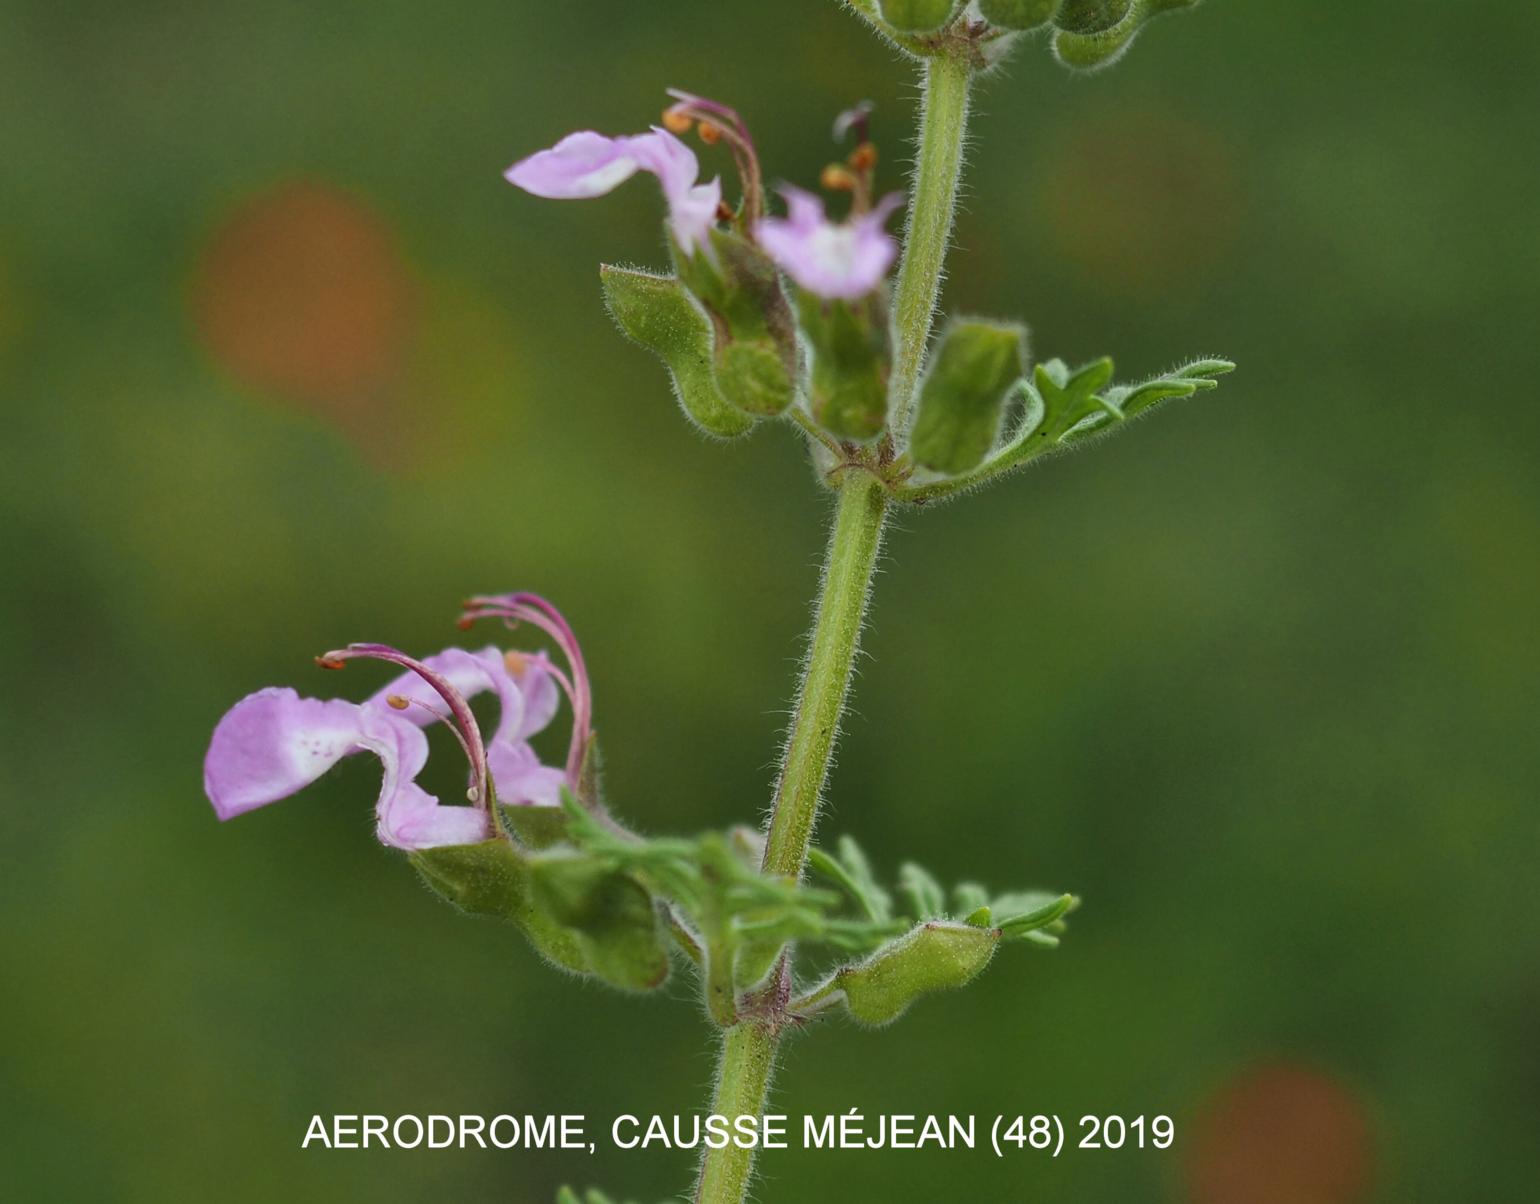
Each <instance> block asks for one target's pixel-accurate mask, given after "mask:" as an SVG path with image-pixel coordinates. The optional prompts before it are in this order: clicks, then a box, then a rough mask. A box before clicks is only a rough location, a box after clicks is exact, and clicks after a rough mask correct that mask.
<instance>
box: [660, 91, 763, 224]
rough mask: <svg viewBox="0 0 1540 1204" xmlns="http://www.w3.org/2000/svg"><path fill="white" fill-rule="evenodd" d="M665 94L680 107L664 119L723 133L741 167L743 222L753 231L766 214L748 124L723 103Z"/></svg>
mask: <svg viewBox="0 0 1540 1204" xmlns="http://www.w3.org/2000/svg"><path fill="white" fill-rule="evenodd" d="M666 91H667V94H668V95H669V96H672V97H673V98H674V100H675V101H677V102H678V103H677V104H673V105H670V106H669V108H668V109H666V110H665V111H664V117H665V118H668V117H670V116H672V117H674V118H675V119H676V120H677V119H679V118H687V119H689V120H691V121H697V122H704V123H706V124H707V125H710V126H712V127H714V128H715V129H717V130H718V131H720V132H721V135H722V137H723V138H725V139H726V140H727V145H728V146H729V147H731V148H732V152H733V161H734V162H735V163H736V164H737V165H738V176H739V179H740V180H741V181H742V183H743V209H744V218H745V220H746V222H747V224H748V228H749V229H750V230H751V231H752V230H753V228H754V223H755V222H756V221H758V220H759V218H760V217H761V216H763V214H764V208H765V184H764V176H763V175H762V174H761V173H760V169H759V153H758V152H757V151H756V150H755V149H754V139H753V138H752V137H751V136H750V135H749V127H748V125H747V123H746V122H745V121H744V120H743V118H742V117H740V116H739V115H738V111H737V110H736V109H733V108H729V107H728V106H727V105H725V104H722V103H721V102H720V101H716V100H708V99H707V98H706V97H704V96H696V95H695V94H694V93H692V92H683V91H681V90H680V89H678V88H668V89H666Z"/></svg>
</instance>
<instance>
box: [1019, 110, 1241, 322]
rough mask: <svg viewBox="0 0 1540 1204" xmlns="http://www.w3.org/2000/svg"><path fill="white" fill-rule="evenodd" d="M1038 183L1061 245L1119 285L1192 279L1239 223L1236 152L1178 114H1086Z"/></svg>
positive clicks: (1122, 288)
mask: <svg viewBox="0 0 1540 1204" xmlns="http://www.w3.org/2000/svg"><path fill="white" fill-rule="evenodd" d="M1042 185H1043V189H1044V193H1045V197H1046V211H1047V214H1048V219H1049V222H1050V223H1051V225H1052V229H1053V233H1054V241H1055V244H1056V245H1057V246H1058V248H1059V250H1060V251H1061V252H1062V253H1063V254H1064V255H1065V257H1066V258H1069V259H1071V260H1073V261H1075V263H1076V264H1077V265H1078V266H1080V267H1081V268H1083V269H1084V270H1085V271H1086V272H1087V273H1088V274H1090V275H1091V276H1092V277H1094V278H1095V279H1097V280H1104V281H1106V282H1107V283H1108V284H1109V285H1110V286H1111V287H1113V288H1115V289H1116V290H1118V291H1119V292H1135V291H1144V290H1146V289H1149V288H1152V287H1155V286H1160V287H1162V288H1178V289H1180V288H1181V287H1182V286H1183V284H1184V283H1186V284H1188V285H1189V286H1190V285H1191V284H1192V283H1195V282H1197V281H1198V280H1199V279H1201V278H1203V277H1206V276H1207V275H1208V272H1209V270H1210V269H1211V268H1212V266H1213V265H1214V264H1215V263H1216V261H1219V260H1221V259H1222V258H1223V256H1224V254H1225V251H1226V250H1227V249H1228V247H1229V246H1230V244H1231V242H1232V241H1233V240H1234V238H1235V235H1236V233H1237V230H1238V228H1239V226H1240V219H1241V204H1240V195H1239V188H1238V185H1237V180H1236V169H1235V156H1234V154H1233V152H1232V151H1231V150H1230V148H1229V147H1228V146H1227V145H1226V144H1225V142H1224V141H1223V140H1222V139H1221V138H1220V137H1219V136H1218V135H1217V134H1216V133H1215V132H1214V131H1213V130H1211V129H1209V128H1207V127H1205V126H1203V125H1200V124H1198V123H1197V122H1195V121H1194V120H1192V119H1191V118H1190V117H1188V116H1186V115H1184V114H1182V113H1179V112H1175V111H1161V110H1148V109H1147V110H1145V111H1143V112H1139V113H1133V114H1130V113H1127V112H1124V111H1118V112H1117V113H1107V114H1104V115H1101V116H1098V117H1092V118H1089V119H1087V120H1085V121H1082V122H1081V123H1080V124H1078V125H1076V126H1075V127H1073V128H1072V129H1071V130H1070V131H1068V136H1067V137H1066V139H1065V140H1064V141H1063V142H1061V143H1060V145H1059V146H1058V147H1057V149H1056V151H1055V152H1054V153H1053V154H1052V155H1051V157H1050V158H1049V159H1048V161H1047V162H1046V163H1045V164H1044V170H1043V177H1042Z"/></svg>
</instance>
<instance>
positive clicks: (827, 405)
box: [797, 292, 888, 443]
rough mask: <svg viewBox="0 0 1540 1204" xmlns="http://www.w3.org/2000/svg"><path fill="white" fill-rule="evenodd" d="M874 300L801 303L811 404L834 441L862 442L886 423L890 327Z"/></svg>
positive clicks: (804, 299)
mask: <svg viewBox="0 0 1540 1204" xmlns="http://www.w3.org/2000/svg"><path fill="white" fill-rule="evenodd" d="M877 309H878V306H877V303H876V301H875V300H871V299H868V300H867V301H859V302H851V301H839V300H835V301H828V300H824V299H823V298H820V297H816V296H814V295H813V294H811V293H808V292H803V293H801V294H800V295H799V297H798V299H797V314H798V317H799V318H800V319H801V324H802V332H803V334H804V335H805V336H806V337H807V341H808V344H809V347H810V348H811V350H812V366H811V369H810V371H809V373H808V402H809V406H810V408H811V411H812V415H813V420H814V421H815V422H816V423H817V424H818V425H819V426H820V427H821V428H823V429H824V430H825V431H827V432H828V433H829V434H831V435H833V436H834V437H835V438H836V439H848V440H851V441H853V442H857V443H864V442H867V441H869V440H872V439H875V438H876V437H877V436H878V435H880V434H882V432H883V431H884V430H885V429H886V428H887V422H888V324H887V321H886V319H885V317H884V316H883V315H882V314H880V313H878V312H876V311H877Z"/></svg>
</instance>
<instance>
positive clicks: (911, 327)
mask: <svg viewBox="0 0 1540 1204" xmlns="http://www.w3.org/2000/svg"><path fill="white" fill-rule="evenodd" d="M971 75H972V73H971V70H970V68H969V66H968V64H967V63H965V62H962V61H960V60H958V59H955V58H951V57H948V56H944V55H938V56H937V57H935V58H930V59H927V60H926V61H925V92H924V100H923V105H922V110H921V115H920V154H919V158H918V159H917V160H916V165H915V174H914V188H913V190H912V192H911V194H910V198H909V225H908V229H907V231H906V232H905V235H904V258H903V262H902V263H901V264H900V265H899V269H898V284H897V287H896V288H895V290H894V293H893V323H894V328H895V334H896V335H897V339H896V342H897V345H896V346H895V348H894V351H893V375H892V377H891V378H890V380H889V385H888V402H889V408H890V410H891V412H892V426H893V433H894V434H895V435H896V436H897V437H898V438H899V439H900V440H902V438H903V436H904V435H905V434H906V433H907V432H908V430H909V424H910V421H911V419H912V418H913V415H914V402H915V386H916V385H917V384H918V382H919V379H920V368H921V367H922V366H923V364H924V360H925V344H926V341H927V340H928V339H929V338H930V328H931V322H932V320H933V318H934V316H935V312H936V299H937V297H938V296H939V295H940V292H941V280H942V276H943V275H944V272H943V268H944V266H945V263H946V252H947V246H948V245H949V244H950V242H951V239H952V218H953V216H954V214H955V213H956V211H957V186H958V182H959V181H960V180H961V179H962V164H963V148H964V145H965V144H966V142H967V137H968V92H969V87H970V85H971V83H972V78H971Z"/></svg>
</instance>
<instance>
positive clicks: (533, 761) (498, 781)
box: [487, 741, 568, 807]
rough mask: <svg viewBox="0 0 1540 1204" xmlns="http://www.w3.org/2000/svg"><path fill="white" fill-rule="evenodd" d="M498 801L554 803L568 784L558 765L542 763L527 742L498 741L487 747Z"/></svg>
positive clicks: (513, 804) (524, 804) (527, 804)
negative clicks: (552, 765) (553, 766)
mask: <svg viewBox="0 0 1540 1204" xmlns="http://www.w3.org/2000/svg"><path fill="white" fill-rule="evenodd" d="M487 763H488V765H489V766H490V767H491V770H492V781H493V783H494V784H495V785H496V787H497V801H498V802H499V803H506V804H508V805H509V806H511V807H512V806H535V807H556V806H559V805H560V804H561V788H562V787H563V786H565V785H568V782H567V775H566V774H565V773H564V772H563V771H561V770H560V769H554V768H552V767H551V766H549V765H542V764H541V763H540V758H539V757H537V756H536V755H535V750H534V749H533V748H531V747H530V746H529V745H528V744H524V743H522V742H520V743H513V742H510V741H497V742H495V743H494V744H493V745H492V746H491V747H490V748H488V749H487Z"/></svg>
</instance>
